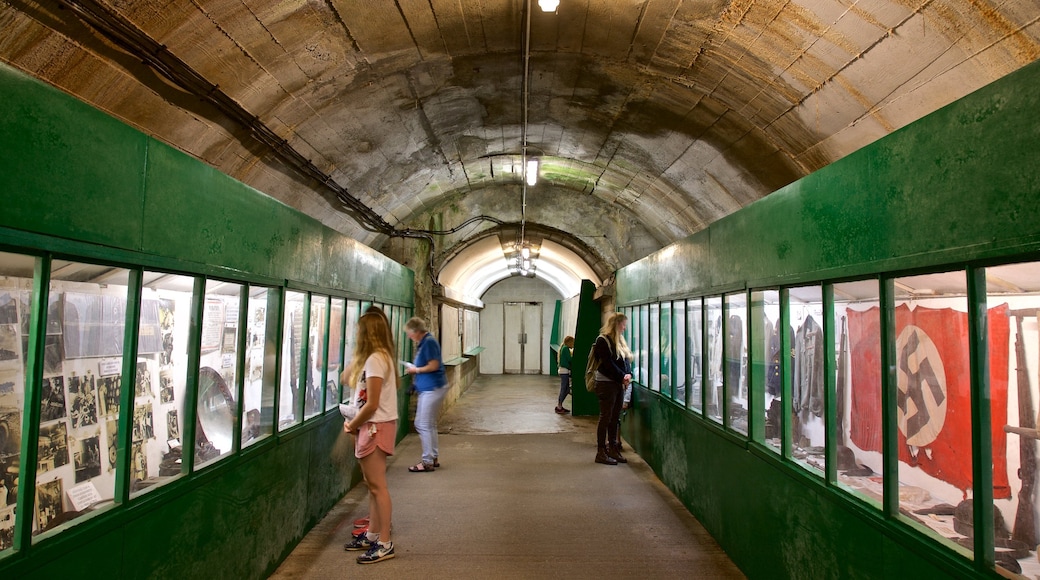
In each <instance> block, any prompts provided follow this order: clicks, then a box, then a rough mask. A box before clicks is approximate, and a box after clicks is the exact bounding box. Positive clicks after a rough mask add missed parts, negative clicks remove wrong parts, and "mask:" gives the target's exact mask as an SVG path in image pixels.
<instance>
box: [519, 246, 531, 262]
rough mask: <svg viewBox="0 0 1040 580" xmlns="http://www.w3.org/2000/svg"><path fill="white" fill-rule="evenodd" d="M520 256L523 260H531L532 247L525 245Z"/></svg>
mask: <svg viewBox="0 0 1040 580" xmlns="http://www.w3.org/2000/svg"><path fill="white" fill-rule="evenodd" d="M520 255H521V256H522V257H523V258H525V259H527V258H530V257H531V247H530V246H527V245H525V246H524V247H523V248H521V249H520Z"/></svg>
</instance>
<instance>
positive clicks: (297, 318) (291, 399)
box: [278, 290, 307, 432]
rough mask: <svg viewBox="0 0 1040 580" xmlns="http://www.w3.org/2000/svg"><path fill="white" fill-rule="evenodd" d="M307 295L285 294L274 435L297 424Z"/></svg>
mask: <svg viewBox="0 0 1040 580" xmlns="http://www.w3.org/2000/svg"><path fill="white" fill-rule="evenodd" d="M306 308H307V294H306V293H305V292H295V291H292V290H290V291H286V293H285V311H284V317H283V318H284V320H283V326H282V377H281V387H280V388H279V394H278V431H279V432H281V431H285V430H286V429H288V428H289V427H292V426H293V425H296V424H298V423H299V422H300V420H301V417H300V411H301V406H300V404H301V400H300V397H301V396H302V395H303V393H300V392H299V389H300V386H301V385H300V379H301V378H302V377H301V375H302V374H303V372H305V371H304V366H303V362H304V361H303V356H304V354H305V353H304V348H303V342H304V340H305V339H306V337H305V336H304V331H305V330H306V329H305V327H304V318H305V316H306V314H307V311H306Z"/></svg>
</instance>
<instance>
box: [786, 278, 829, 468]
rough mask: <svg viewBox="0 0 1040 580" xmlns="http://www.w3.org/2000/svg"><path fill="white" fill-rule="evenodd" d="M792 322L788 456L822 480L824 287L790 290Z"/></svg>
mask: <svg viewBox="0 0 1040 580" xmlns="http://www.w3.org/2000/svg"><path fill="white" fill-rule="evenodd" d="M789 296H790V302H789V304H788V315H789V316H788V320H790V322H791V329H790V332H791V336H792V337H793V340H792V342H791V353H792V357H791V363H792V364H791V417H790V421H791V455H792V457H793V458H794V459H795V462H796V464H798V465H801V466H802V467H805V468H806V469H808V470H809V471H810V472H811V473H813V474H816V475H819V476H820V477H823V473H824V468H825V461H826V459H825V453H824V444H825V443H824V441H825V435H826V429H825V424H824V421H825V415H826V413H825V410H826V405H825V404H824V391H825V390H826V386H825V385H826V381H825V379H824V358H825V356H824V353H825V350H826V349H825V348H824V346H825V343H824V335H823V323H824V319H823V287H822V286H800V287H797V288H791V289H790V290H789Z"/></svg>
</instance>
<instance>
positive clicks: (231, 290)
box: [195, 280, 243, 469]
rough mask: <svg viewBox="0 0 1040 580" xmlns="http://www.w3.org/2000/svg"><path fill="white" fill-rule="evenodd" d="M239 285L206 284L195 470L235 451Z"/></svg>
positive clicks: (213, 282) (216, 281)
mask: <svg viewBox="0 0 1040 580" xmlns="http://www.w3.org/2000/svg"><path fill="white" fill-rule="evenodd" d="M242 289H243V286H242V285H241V284H232V283H230V282H221V281H220V280H207V281H206V300H205V305H204V306H203V310H202V330H201V334H202V336H201V341H200V352H199V381H198V384H199V392H198V396H197V397H196V408H197V411H196V412H197V416H198V423H197V425H196V427H195V468H196V469H199V468H201V467H202V466H204V465H207V464H210V463H212V462H214V461H216V460H217V459H219V458H221V457H228V456H229V454H230V453H231V452H232V451H234V440H235V437H234V435H235V430H236V429H238V421H239V405H238V337H239V324H238V323H239V304H241V300H242Z"/></svg>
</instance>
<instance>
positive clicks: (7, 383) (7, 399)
mask: <svg viewBox="0 0 1040 580" xmlns="http://www.w3.org/2000/svg"><path fill="white" fill-rule="evenodd" d="M21 381H22V373H21V370H20V369H7V370H0V407H20V406H21V404H22V399H21V397H20V396H19V395H21V393H22V390H23V387H22V384H23V383H22V382H21Z"/></svg>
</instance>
